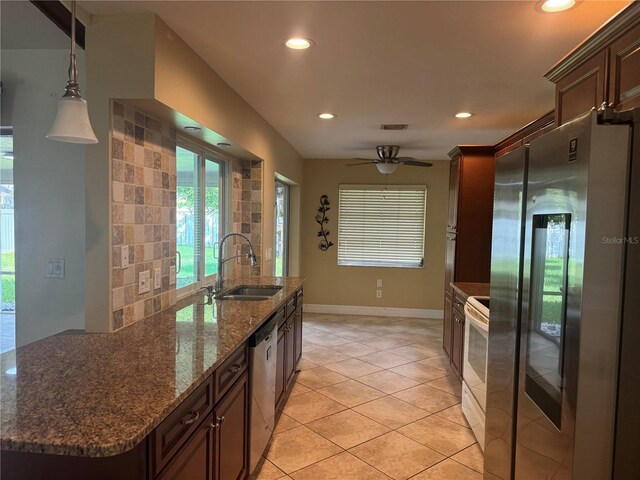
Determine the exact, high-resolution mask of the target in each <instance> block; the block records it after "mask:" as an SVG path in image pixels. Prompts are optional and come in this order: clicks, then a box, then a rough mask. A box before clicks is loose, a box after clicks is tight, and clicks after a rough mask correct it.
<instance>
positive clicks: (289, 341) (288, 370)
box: [284, 315, 296, 389]
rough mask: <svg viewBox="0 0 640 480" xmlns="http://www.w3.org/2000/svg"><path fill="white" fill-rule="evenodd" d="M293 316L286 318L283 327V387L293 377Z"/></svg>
mask: <svg viewBox="0 0 640 480" xmlns="http://www.w3.org/2000/svg"><path fill="white" fill-rule="evenodd" d="M294 318H295V315H291V316H290V317H289V320H287V323H286V325H287V328H286V329H285V341H284V346H285V359H284V365H285V389H286V388H287V385H289V382H290V381H291V378H292V377H293V372H295V343H296V342H295V331H294V328H295V327H294V323H295V322H294Z"/></svg>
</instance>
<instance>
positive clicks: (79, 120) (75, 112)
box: [47, 96, 98, 143]
mask: <svg viewBox="0 0 640 480" xmlns="http://www.w3.org/2000/svg"><path fill="white" fill-rule="evenodd" d="M47 138H48V139H49V140H57V141H58V142H67V143H98V139H97V138H96V135H95V133H93V128H91V123H90V122H89V111H88V109H87V101H86V100H85V99H84V98H82V97H72V96H65V97H62V98H61V99H60V100H59V101H58V113H57V115H56V119H55V121H54V122H53V126H52V127H51V130H49V133H48V134H47Z"/></svg>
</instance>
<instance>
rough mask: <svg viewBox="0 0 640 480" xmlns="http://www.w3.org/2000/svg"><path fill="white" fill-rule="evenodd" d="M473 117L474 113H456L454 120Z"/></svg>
mask: <svg viewBox="0 0 640 480" xmlns="http://www.w3.org/2000/svg"><path fill="white" fill-rule="evenodd" d="M474 115H475V113H471V112H460V113H456V118H469V117H473V116H474Z"/></svg>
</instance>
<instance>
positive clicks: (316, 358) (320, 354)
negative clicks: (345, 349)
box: [302, 345, 351, 365]
mask: <svg viewBox="0 0 640 480" xmlns="http://www.w3.org/2000/svg"><path fill="white" fill-rule="evenodd" d="M302 358H303V359H305V360H309V361H310V362H313V363H315V364H317V365H327V364H329V363H335V362H341V361H342V360H348V359H350V358H351V357H350V356H349V355H346V354H344V353H340V352H336V351H335V350H333V349H331V348H327V347H319V348H316V349H315V350H312V351H310V352H309V351H306V350H305V349H304V345H303V346H302Z"/></svg>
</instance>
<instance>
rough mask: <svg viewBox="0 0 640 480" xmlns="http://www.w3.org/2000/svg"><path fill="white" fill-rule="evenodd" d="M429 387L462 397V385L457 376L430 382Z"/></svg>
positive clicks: (448, 376)
mask: <svg viewBox="0 0 640 480" xmlns="http://www.w3.org/2000/svg"><path fill="white" fill-rule="evenodd" d="M429 385H431V386H432V387H435V388H437V389H439V390H442V391H443V392H447V393H450V394H452V395H457V396H458V397H461V396H462V383H461V382H460V380H458V377H456V376H455V375H447V376H446V377H441V378H438V379H437V380H433V381H431V382H429Z"/></svg>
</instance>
